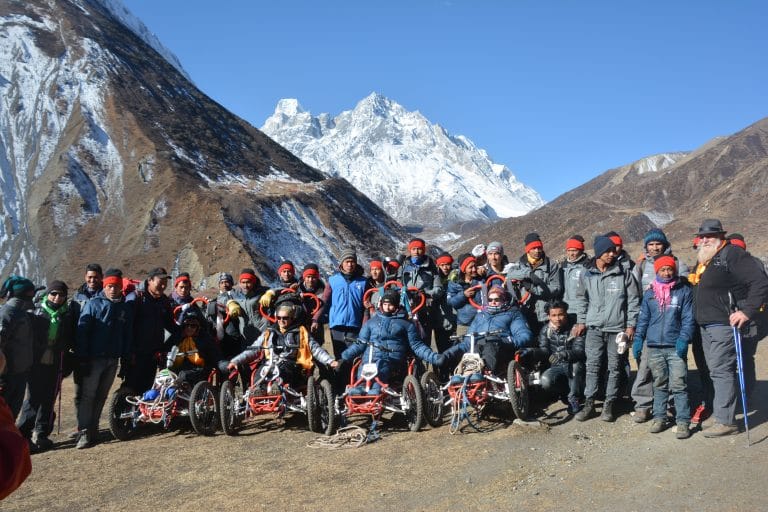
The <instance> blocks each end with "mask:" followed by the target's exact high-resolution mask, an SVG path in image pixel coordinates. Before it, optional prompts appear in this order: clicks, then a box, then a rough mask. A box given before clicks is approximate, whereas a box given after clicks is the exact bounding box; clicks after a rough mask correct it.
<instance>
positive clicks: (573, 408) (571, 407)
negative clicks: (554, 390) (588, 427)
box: [568, 398, 581, 416]
mask: <svg viewBox="0 0 768 512" xmlns="http://www.w3.org/2000/svg"><path fill="white" fill-rule="evenodd" d="M580 410H581V404H580V403H579V399H578V398H569V399H568V414H570V415H571V416H573V415H574V414H576V413H577V412H579V411H580Z"/></svg>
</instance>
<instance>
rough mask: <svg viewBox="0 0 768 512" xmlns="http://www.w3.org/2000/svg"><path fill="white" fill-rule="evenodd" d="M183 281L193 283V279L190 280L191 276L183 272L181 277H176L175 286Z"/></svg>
mask: <svg viewBox="0 0 768 512" xmlns="http://www.w3.org/2000/svg"><path fill="white" fill-rule="evenodd" d="M182 281H186V282H188V283H189V284H190V285H191V284H192V281H190V279H189V276H188V275H185V274H182V275H180V276H179V277H177V278H176V280H175V281H174V282H173V286H174V287H176V285H177V284H179V283H180V282H182Z"/></svg>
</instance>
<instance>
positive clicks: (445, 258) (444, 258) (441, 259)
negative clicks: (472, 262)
mask: <svg viewBox="0 0 768 512" xmlns="http://www.w3.org/2000/svg"><path fill="white" fill-rule="evenodd" d="M435 263H437V264H438V265H453V256H451V255H450V254H448V253H445V254H441V255H440V256H438V257H437V259H436V260H435Z"/></svg>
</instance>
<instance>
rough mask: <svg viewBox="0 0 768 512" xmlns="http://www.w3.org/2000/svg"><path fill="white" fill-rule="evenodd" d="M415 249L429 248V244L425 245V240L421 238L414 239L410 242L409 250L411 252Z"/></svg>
mask: <svg viewBox="0 0 768 512" xmlns="http://www.w3.org/2000/svg"><path fill="white" fill-rule="evenodd" d="M414 247H421V248H422V249H426V248H427V244H425V243H424V240H422V239H421V238H414V239H413V240H411V241H410V242H408V250H409V251H410V250H411V249H413V248H414Z"/></svg>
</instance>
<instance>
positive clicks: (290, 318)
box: [277, 316, 293, 321]
mask: <svg viewBox="0 0 768 512" xmlns="http://www.w3.org/2000/svg"><path fill="white" fill-rule="evenodd" d="M277 319H278V320H286V321H288V320H293V317H292V316H278V317H277Z"/></svg>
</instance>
